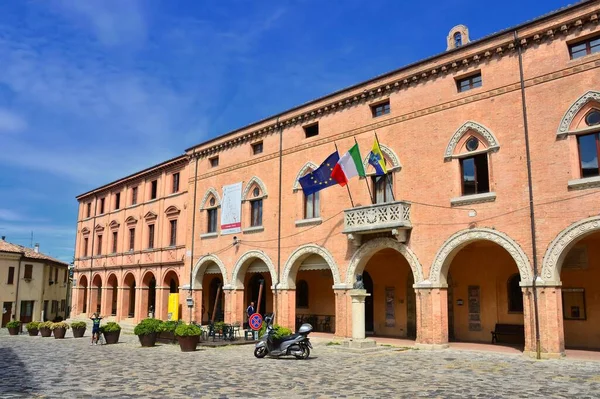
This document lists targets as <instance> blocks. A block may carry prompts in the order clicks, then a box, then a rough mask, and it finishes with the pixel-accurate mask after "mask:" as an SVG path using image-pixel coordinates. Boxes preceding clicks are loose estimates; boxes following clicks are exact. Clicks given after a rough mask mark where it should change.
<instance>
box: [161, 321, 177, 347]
mask: <svg viewBox="0 0 600 399" xmlns="http://www.w3.org/2000/svg"><path fill="white" fill-rule="evenodd" d="M178 325H179V322H177V321H173V320H171V321H163V323H162V325H161V329H160V333H159V334H158V338H157V339H156V340H157V341H158V342H160V343H162V344H174V343H176V342H177V338H176V337H175V329H176V328H177V326H178Z"/></svg>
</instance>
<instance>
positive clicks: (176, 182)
mask: <svg viewBox="0 0 600 399" xmlns="http://www.w3.org/2000/svg"><path fill="white" fill-rule="evenodd" d="M173 192H174V193H177V192H179V172H178V173H173Z"/></svg>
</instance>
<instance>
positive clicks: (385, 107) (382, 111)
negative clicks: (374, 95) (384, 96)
mask: <svg viewBox="0 0 600 399" xmlns="http://www.w3.org/2000/svg"><path fill="white" fill-rule="evenodd" d="M371 113H372V114H373V118H376V117H378V116H382V115H387V114H389V113H390V101H389V100H388V101H385V102H383V103H379V104H375V105H371Z"/></svg>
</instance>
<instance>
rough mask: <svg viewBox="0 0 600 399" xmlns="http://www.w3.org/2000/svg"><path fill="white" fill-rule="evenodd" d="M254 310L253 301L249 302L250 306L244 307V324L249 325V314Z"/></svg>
mask: <svg viewBox="0 0 600 399" xmlns="http://www.w3.org/2000/svg"><path fill="white" fill-rule="evenodd" d="M255 312H256V310H255V309H254V302H250V306H248V307H247V308H246V326H247V327H249V323H250V316H252V315H253V314H254V313H255Z"/></svg>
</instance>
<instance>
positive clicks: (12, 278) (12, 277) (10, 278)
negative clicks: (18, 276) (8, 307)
mask: <svg viewBox="0 0 600 399" xmlns="http://www.w3.org/2000/svg"><path fill="white" fill-rule="evenodd" d="M14 283H15V268H14V266H10V267H9V268H8V280H6V284H14Z"/></svg>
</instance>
